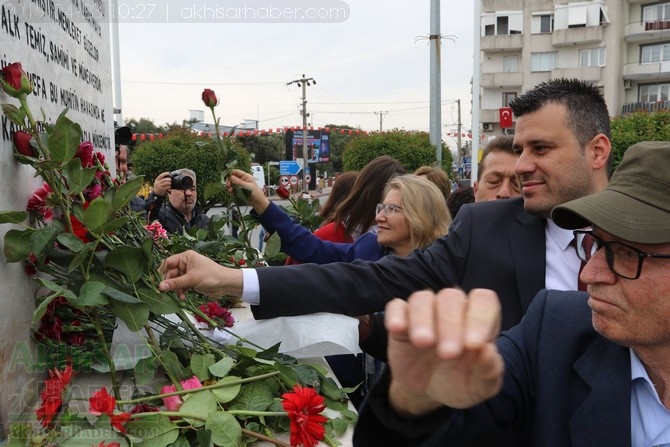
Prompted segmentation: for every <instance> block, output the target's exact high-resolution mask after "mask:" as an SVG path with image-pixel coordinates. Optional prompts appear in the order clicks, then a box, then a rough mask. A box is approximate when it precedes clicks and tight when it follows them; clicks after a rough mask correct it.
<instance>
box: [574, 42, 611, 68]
mask: <svg viewBox="0 0 670 447" xmlns="http://www.w3.org/2000/svg"><path fill="white" fill-rule="evenodd" d="M606 54H607V52H606V51H605V47H598V48H589V49H587V50H580V51H579V66H580V67H604V66H605V56H606Z"/></svg>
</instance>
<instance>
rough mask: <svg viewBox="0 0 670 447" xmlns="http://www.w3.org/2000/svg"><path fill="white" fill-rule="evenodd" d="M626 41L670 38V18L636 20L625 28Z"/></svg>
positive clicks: (654, 40)
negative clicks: (653, 20) (651, 20)
mask: <svg viewBox="0 0 670 447" xmlns="http://www.w3.org/2000/svg"><path fill="white" fill-rule="evenodd" d="M623 39H624V41H626V42H658V41H661V40H665V39H670V20H657V21H655V22H634V23H629V24H628V25H626V26H625V28H624V37H623Z"/></svg>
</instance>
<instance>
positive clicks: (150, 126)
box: [126, 118, 167, 134]
mask: <svg viewBox="0 0 670 447" xmlns="http://www.w3.org/2000/svg"><path fill="white" fill-rule="evenodd" d="M126 126H128V127H130V130H131V131H132V132H133V133H139V134H143V133H145V134H155V133H165V132H166V131H167V127H165V126H157V125H156V124H154V122H153V121H152V120H150V119H149V118H140V119H139V120H137V119H135V118H131V119H129V120H126Z"/></svg>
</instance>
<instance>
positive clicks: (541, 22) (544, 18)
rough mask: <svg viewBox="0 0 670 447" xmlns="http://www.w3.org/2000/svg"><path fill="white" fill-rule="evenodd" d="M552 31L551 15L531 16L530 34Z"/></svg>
mask: <svg viewBox="0 0 670 447" xmlns="http://www.w3.org/2000/svg"><path fill="white" fill-rule="evenodd" d="M553 30H554V15H553V14H533V17H532V18H531V22H530V32H531V33H532V34H542V33H551V32H552V31H553Z"/></svg>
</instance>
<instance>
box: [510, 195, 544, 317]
mask: <svg viewBox="0 0 670 447" xmlns="http://www.w3.org/2000/svg"><path fill="white" fill-rule="evenodd" d="M521 206H522V208H523V201H521ZM517 222H518V225H514V226H512V228H510V231H509V239H510V246H511V252H512V260H513V262H514V265H515V266H516V269H515V270H516V282H517V284H518V285H519V294H520V296H519V300H520V301H521V308H522V310H523V313H526V311H527V310H528V305H529V304H530V302H531V301H532V299H533V298H534V297H535V295H536V294H537V292H538V291H540V290H541V289H544V279H545V272H546V246H545V245H546V244H545V235H544V225H545V221H544V219H541V218H539V217H536V216H533V215H530V214H528V213H527V212H525V211H523V209H522V210H521V212H520V213H519V214H518V215H517Z"/></svg>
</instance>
